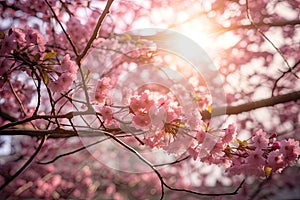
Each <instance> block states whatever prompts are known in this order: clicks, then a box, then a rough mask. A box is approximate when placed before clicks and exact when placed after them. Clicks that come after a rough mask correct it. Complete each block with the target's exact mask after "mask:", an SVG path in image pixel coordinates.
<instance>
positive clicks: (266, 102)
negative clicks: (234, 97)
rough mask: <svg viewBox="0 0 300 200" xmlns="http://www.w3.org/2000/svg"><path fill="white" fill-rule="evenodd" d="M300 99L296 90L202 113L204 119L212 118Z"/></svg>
mask: <svg viewBox="0 0 300 200" xmlns="http://www.w3.org/2000/svg"><path fill="white" fill-rule="evenodd" d="M299 99H300V91H296V92H291V93H288V94H283V95H278V96H273V97H270V98H267V99H262V100H258V101H254V102H249V103H245V104H241V105H238V106H228V107H220V108H216V109H213V111H212V114H210V113H209V112H207V111H205V112H202V113H201V114H202V118H203V119H210V118H211V117H215V116H221V115H234V114H240V113H243V112H248V111H251V110H255V109H258V108H262V107H268V106H274V105H276V104H280V103H285V102H290V101H297V100H299ZM224 111H225V113H224Z"/></svg>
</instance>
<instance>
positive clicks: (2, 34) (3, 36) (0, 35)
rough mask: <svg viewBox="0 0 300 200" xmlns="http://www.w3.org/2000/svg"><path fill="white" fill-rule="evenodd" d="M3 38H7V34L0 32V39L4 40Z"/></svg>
mask: <svg viewBox="0 0 300 200" xmlns="http://www.w3.org/2000/svg"><path fill="white" fill-rule="evenodd" d="M3 38H5V33H4V31H1V30H0V39H3Z"/></svg>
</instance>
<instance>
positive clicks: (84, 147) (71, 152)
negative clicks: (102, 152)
mask: <svg viewBox="0 0 300 200" xmlns="http://www.w3.org/2000/svg"><path fill="white" fill-rule="evenodd" d="M108 139H109V138H108V137H107V138H104V139H102V140H99V141H96V142H94V143H91V144H89V145H86V146H83V147H80V148H78V149H75V150H73V151H70V152H68V153H63V154H60V155H58V156H56V157H55V158H53V159H52V160H50V161H47V162H43V161H38V162H36V163H38V164H41V165H47V164H50V163H54V162H55V161H56V160H58V159H60V158H62V157H65V156H69V155H72V154H75V153H78V152H80V151H82V150H84V149H86V148H89V147H92V146H94V145H96V144H99V143H101V142H104V141H105V140H108Z"/></svg>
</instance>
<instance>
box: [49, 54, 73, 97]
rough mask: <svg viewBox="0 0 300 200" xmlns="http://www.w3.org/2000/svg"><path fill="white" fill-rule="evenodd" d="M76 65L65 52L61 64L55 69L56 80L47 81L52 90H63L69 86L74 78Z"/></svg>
mask: <svg viewBox="0 0 300 200" xmlns="http://www.w3.org/2000/svg"><path fill="white" fill-rule="evenodd" d="M77 71H78V66H77V64H76V62H75V61H72V60H71V59H70V55H69V54H67V55H65V56H64V57H63V59H62V62H61V65H59V66H58V68H57V69H56V71H55V72H56V74H57V75H58V78H57V80H55V81H51V82H50V83H49V88H50V89H51V90H52V91H53V92H64V91H67V90H69V89H70V88H71V86H72V85H73V81H74V80H75V79H76V74H77Z"/></svg>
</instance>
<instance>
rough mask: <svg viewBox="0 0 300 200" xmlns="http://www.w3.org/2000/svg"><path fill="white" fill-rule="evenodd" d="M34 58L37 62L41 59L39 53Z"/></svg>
mask: <svg viewBox="0 0 300 200" xmlns="http://www.w3.org/2000/svg"><path fill="white" fill-rule="evenodd" d="M33 58H34V61H35V62H37V61H38V60H39V59H40V58H41V55H40V54H38V53H37V54H35V55H34V56H33Z"/></svg>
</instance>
